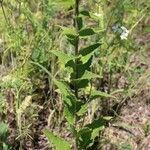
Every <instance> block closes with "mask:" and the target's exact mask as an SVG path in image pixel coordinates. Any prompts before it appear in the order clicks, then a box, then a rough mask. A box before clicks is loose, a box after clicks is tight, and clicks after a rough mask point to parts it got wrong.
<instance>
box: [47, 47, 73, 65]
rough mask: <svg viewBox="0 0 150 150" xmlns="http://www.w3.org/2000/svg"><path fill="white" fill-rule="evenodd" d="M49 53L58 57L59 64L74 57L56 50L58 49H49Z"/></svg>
mask: <svg viewBox="0 0 150 150" xmlns="http://www.w3.org/2000/svg"><path fill="white" fill-rule="evenodd" d="M50 52H51V53H53V54H54V55H55V56H57V57H58V59H59V61H60V63H61V64H66V63H67V62H68V61H70V60H72V59H75V57H74V56H73V55H71V54H66V53H64V52H62V51H58V50H52V51H50Z"/></svg>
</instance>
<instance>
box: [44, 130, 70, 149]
mask: <svg viewBox="0 0 150 150" xmlns="http://www.w3.org/2000/svg"><path fill="white" fill-rule="evenodd" d="M43 132H44V134H45V136H46V137H47V138H48V141H49V142H51V143H52V144H53V145H54V146H55V148H56V150H61V149H63V150H71V148H70V143H69V142H67V141H65V140H64V139H62V138H60V137H58V136H56V135H54V134H53V133H52V132H50V131H49V130H48V129H45V130H44V131H43Z"/></svg>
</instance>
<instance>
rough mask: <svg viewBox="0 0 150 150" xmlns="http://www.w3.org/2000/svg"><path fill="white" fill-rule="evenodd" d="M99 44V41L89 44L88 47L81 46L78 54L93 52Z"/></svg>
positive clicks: (83, 54)
mask: <svg viewBox="0 0 150 150" xmlns="http://www.w3.org/2000/svg"><path fill="white" fill-rule="evenodd" d="M100 45H101V44H100V43H96V44H93V45H90V46H88V47H85V48H82V49H81V50H80V52H79V54H81V55H82V56H85V55H88V54H90V53H93V52H94V50H95V49H97V48H98V47H99V46H100Z"/></svg>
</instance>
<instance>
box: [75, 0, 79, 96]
mask: <svg viewBox="0 0 150 150" xmlns="http://www.w3.org/2000/svg"><path fill="white" fill-rule="evenodd" d="M78 16H79V0H75V19H74V27H75V28H76V31H77V33H78V32H79V27H78V21H77V18H78ZM78 53H79V37H77V39H76V45H75V56H78ZM75 65H76V76H75V78H76V79H78V58H77V59H76V63H75ZM75 95H76V97H77V98H78V88H77V87H76V86H75Z"/></svg>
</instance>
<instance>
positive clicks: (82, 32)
mask: <svg viewBox="0 0 150 150" xmlns="http://www.w3.org/2000/svg"><path fill="white" fill-rule="evenodd" d="M93 34H95V31H94V30H93V29H92V28H85V29H82V30H80V31H79V35H80V36H83V37H84V36H90V35H93Z"/></svg>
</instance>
